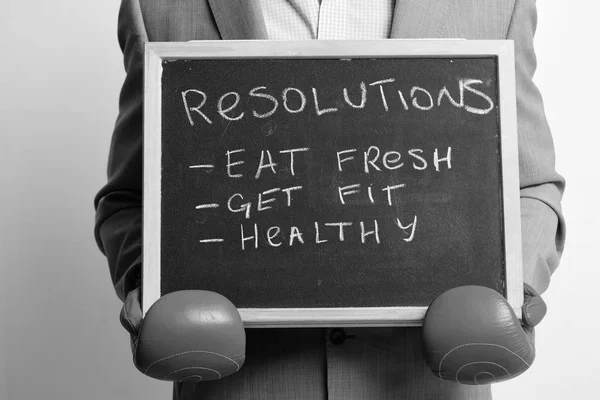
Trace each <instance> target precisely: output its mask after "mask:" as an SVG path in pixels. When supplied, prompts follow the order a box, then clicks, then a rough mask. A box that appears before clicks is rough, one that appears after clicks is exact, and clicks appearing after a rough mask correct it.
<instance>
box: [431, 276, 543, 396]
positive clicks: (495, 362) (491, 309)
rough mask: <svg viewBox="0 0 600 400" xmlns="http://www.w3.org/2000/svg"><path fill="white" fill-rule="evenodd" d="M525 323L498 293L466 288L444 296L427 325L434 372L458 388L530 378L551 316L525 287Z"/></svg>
mask: <svg viewBox="0 0 600 400" xmlns="http://www.w3.org/2000/svg"><path fill="white" fill-rule="evenodd" d="M522 309H523V316H522V321H519V319H518V318H517V316H516V315H515V313H514V311H513V309H512V307H511V306H510V305H509V304H508V302H507V301H506V299H504V297H502V296H501V295H500V294H498V292H496V291H495V290H492V289H489V288H486V287H481V286H461V287H458V288H454V289H451V290H448V291H446V292H444V293H442V294H441V295H439V296H438V297H437V298H436V299H435V300H434V301H433V302H432V303H431V305H430V306H429V309H428V310H427V313H426V314H425V319H424V321H423V330H422V334H423V346H424V352H425V359H426V361H427V363H428V365H429V367H430V369H431V370H432V372H433V373H434V374H435V375H436V376H438V377H440V378H442V379H448V380H452V381H455V382H458V383H463V384H470V385H478V384H488V383H493V382H500V381H504V380H507V379H510V378H513V377H515V376H518V375H520V374H522V373H523V372H525V371H526V370H527V369H528V368H529V367H530V366H531V363H532V362H533V360H534V358H535V347H534V338H533V327H534V326H535V325H537V323H539V322H540V321H541V319H542V318H543V317H544V315H545V313H546V305H545V303H544V301H543V300H542V298H541V297H540V296H539V295H538V294H537V293H536V292H535V290H534V289H533V288H532V287H531V286H529V285H527V284H526V285H525V301H524V304H523V307H522Z"/></svg>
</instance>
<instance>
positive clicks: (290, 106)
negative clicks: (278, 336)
mask: <svg viewBox="0 0 600 400" xmlns="http://www.w3.org/2000/svg"><path fill="white" fill-rule="evenodd" d="M464 43H467V42H464ZM194 45H196V46H199V45H201V43H197V44H194ZM287 48H289V47H287ZM238 52H240V53H244V51H243V50H242V49H239V50H238ZM244 54H246V53H244ZM190 55H195V53H194V54H190ZM499 68H500V64H499V55H498V54H495V55H490V54H485V53H484V54H481V55H478V56H474V55H472V54H469V55H461V54H456V55H451V56H449V55H443V56H439V55H438V56H436V55H415V54H411V55H410V56H408V55H404V56H402V55H397V56H394V57H390V56H387V57H368V56H356V55H354V56H351V57H339V56H337V57H336V56H330V57H327V56H324V55H322V54H320V55H318V56H316V55H313V56H311V55H310V54H305V55H304V56H302V57H298V56H294V57H283V56H280V57H273V56H271V57H268V56H260V55H259V56H254V57H249V56H247V55H246V56H245V57H235V56H233V57H223V55H222V54H221V53H220V50H217V51H216V54H215V55H213V57H210V56H204V57H198V56H193V57H163V58H161V59H160V69H161V72H160V80H159V82H160V83H159V85H158V86H159V90H157V92H159V93H155V95H156V96H157V97H159V101H158V102H159V103H160V110H158V111H159V113H160V124H159V127H158V128H157V131H159V135H158V137H155V138H153V139H151V140H152V143H154V144H155V147H158V148H159V149H160V158H159V159H158V158H155V159H152V158H150V159H147V160H146V166H147V168H154V167H156V164H158V165H159V166H160V169H159V173H158V174H157V175H159V176H160V182H159V183H156V182H155V183H154V184H155V185H156V186H159V194H160V195H159V202H158V203H155V204H154V205H153V206H148V207H154V208H155V209H158V213H157V215H158V217H157V221H156V222H158V225H157V226H156V227H155V228H154V230H159V240H158V242H157V243H154V244H153V245H154V246H155V247H158V248H159V252H157V253H156V255H155V256H154V257H155V258H158V260H157V264H158V265H159V266H160V268H159V271H158V272H157V273H156V276H157V281H158V282H157V286H158V288H157V289H158V290H159V295H164V294H166V293H170V292H173V291H177V290H183V289H203V290H212V291H215V292H218V293H221V294H223V295H224V296H226V297H227V298H228V299H230V300H231V301H232V302H233V303H234V304H235V305H236V306H237V307H238V308H240V309H244V310H252V311H253V312H254V313H256V312H259V314H255V315H260V310H271V313H273V310H276V312H275V314H271V317H272V318H273V319H274V320H272V321H270V320H269V318H267V319H266V323H267V324H275V325H276V324H277V322H278V321H279V323H282V324H285V323H287V324H291V325H294V321H296V323H298V325H300V326H303V325H307V324H323V323H326V322H327V321H329V322H333V321H331V318H325V321H322V320H319V317H318V316H319V314H318V313H317V314H310V313H309V314H307V311H306V310H313V311H319V309H320V310H328V313H329V314H328V315H333V316H334V318H333V320H335V315H336V314H335V310H341V309H344V310H345V311H346V313H347V312H348V310H357V309H359V310H363V311H364V310H371V311H373V312H376V311H377V310H381V309H384V310H385V309H387V310H391V309H394V310H398V309H399V308H405V309H412V310H415V309H424V308H425V307H426V306H427V305H428V304H429V303H430V302H431V301H432V300H433V299H434V298H435V297H436V296H437V295H438V294H440V293H441V292H443V291H445V290H447V289H450V288H452V287H456V286H461V285H465V284H476V285H483V286H487V287H490V288H493V289H495V290H496V291H498V292H500V293H502V294H503V295H507V247H506V246H507V244H506V241H505V239H506V236H507V227H506V225H505V214H506V213H507V212H510V213H511V214H514V213H515V210H514V209H513V210H510V211H507V206H506V204H505V203H506V202H505V195H506V193H505V192H506V190H507V189H506V188H505V187H506V186H511V185H512V186H513V187H512V188H511V189H509V191H512V192H513V193H514V192H515V190H514V186H516V187H517V188H518V183H517V181H515V180H514V179H513V180H512V182H511V181H510V180H507V177H506V176H504V174H506V173H509V174H510V173H513V174H514V168H515V167H514V166H512V167H511V168H513V169H512V170H511V169H508V170H507V169H506V168H503V164H504V163H507V162H508V163H514V161H515V159H516V156H512V157H509V161H506V160H505V158H506V157H503V152H504V154H506V149H504V150H503V141H504V140H505V138H504V136H503V134H502V133H503V132H504V130H505V129H507V130H508V129H511V127H510V126H505V125H504V124H502V123H501V116H502V113H503V112H505V111H504V108H503V105H502V104H501V101H500V100H501V95H502V94H503V92H502V91H501V85H500V81H499V76H500V71H499ZM513 86H514V83H513ZM513 90H514V89H513ZM147 95H148V93H147ZM512 101H513V103H514V97H513V98H512ZM509 104H510V103H509ZM513 107H514V106H513ZM153 124H154V123H153ZM512 134H513V135H514V132H513V133H512ZM147 140H148V138H147ZM149 162H152V163H153V164H151V165H152V167H151V166H148V165H149V164H148V163H149ZM511 171H512V172H511ZM513 178H514V176H513ZM517 212H518V210H517ZM512 218H515V217H514V216H513V217H512ZM508 233H510V234H512V235H515V234H516V235H518V232H515V231H514V229H513V231H512V232H508ZM145 245H148V244H147V243H145ZM509 251H511V252H514V251H515V250H514V249H509ZM144 264H145V265H146V260H144ZM294 310H303V314H302V315H303V316H304V317H303V318H305V320H304V321H298V319H297V318H294V314H293V313H294ZM282 312H283V314H282ZM250 315H253V314H249V316H250ZM265 315H267V314H265ZM290 315H291V317H290ZM340 315H341V314H340ZM345 315H350V316H347V317H345V318H346V323H358V324H360V321H359V319H360V318H359V319H356V317H355V316H352V313H350V314H345ZM371 315H372V314H371ZM286 316H287V317H286ZM307 316H311V317H310V318H309V317H307ZM395 318H396V320H400V319H402V317H398V315H396V317H395ZM342 319H344V318H342ZM363 319H364V318H363ZM366 319H367V320H368V321H369V323H370V324H373V323H374V322H376V321H374V319H376V318H374V317H372V316H371V317H368V318H366ZM384 319H385V318H384ZM247 320H248V322H251V320H252V318H247ZM259 320H260V321H262V324H263V325H264V324H265V316H264V315H263V316H262V317H260V318H257V319H256V321H259ZM392 320H393V318H392ZM339 322H340V323H342V324H343V322H344V321H339ZM393 322H394V321H390V319H389V318H388V319H385V321H384V322H382V323H383V324H393Z"/></svg>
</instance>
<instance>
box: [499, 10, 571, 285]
mask: <svg viewBox="0 0 600 400" xmlns="http://www.w3.org/2000/svg"><path fill="white" fill-rule="evenodd" d="M536 24H537V11H536V6H535V0H517V1H516V2H515V7H514V10H513V15H512V19H511V24H510V28H509V31H508V39H513V40H514V45H515V60H516V65H515V73H516V81H517V82H516V83H517V85H516V86H517V119H518V134H519V174H520V186H521V232H522V245H523V273H524V281H525V282H526V283H529V284H530V285H532V286H533V287H534V288H535V289H536V290H537V291H538V292H540V293H542V292H544V291H545V290H546V289H547V288H548V285H549V283H550V276H551V274H552V273H553V272H554V270H555V269H556V267H557V266H558V262H559V259H560V256H561V254H562V250H563V246H564V240H565V222H564V219H563V215H562V211H561V206H560V201H561V198H562V193H563V191H564V187H565V182H564V179H563V177H562V176H560V175H559V174H558V173H557V172H556V171H555V168H554V144H553V142H552V136H551V134H550V129H549V127H548V122H547V121H546V116H545V114H544V105H543V103H542V98H541V96H540V93H539V91H538V89H537V87H536V86H535V84H534V83H533V80H532V78H533V74H534V72H535V69H536V56H535V52H534V48H533V37H534V33H535V29H536Z"/></svg>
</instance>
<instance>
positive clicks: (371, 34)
mask: <svg viewBox="0 0 600 400" xmlns="http://www.w3.org/2000/svg"><path fill="white" fill-rule="evenodd" d="M261 6H262V11H263V17H264V20H265V25H266V28H267V33H268V35H269V39H272V40H309V39H330V40H341V39H387V38H389V37H390V29H391V26H392V17H393V13H394V6H395V0H370V1H364V0H261Z"/></svg>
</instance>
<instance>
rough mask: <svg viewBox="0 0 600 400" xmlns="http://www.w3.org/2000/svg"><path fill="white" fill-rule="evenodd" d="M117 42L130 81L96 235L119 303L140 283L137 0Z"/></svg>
mask: <svg viewBox="0 0 600 400" xmlns="http://www.w3.org/2000/svg"><path fill="white" fill-rule="evenodd" d="M118 39H119V44H120V46H121V51H122V52H123V56H124V63H125V71H126V77H125V81H124V83H123V87H122V90H121V94H120V98H119V114H118V118H117V121H116V124H115V127H114V131H113V136H112V141H111V146H110V153H109V158H108V169H107V175H108V181H107V184H106V185H105V186H104V187H103V188H102V189H101V190H100V191H99V192H98V194H97V195H96V197H95V199H94V206H95V209H96V220H95V228H94V234H95V238H96V242H97V243H98V246H99V247H100V250H101V251H102V252H103V253H104V254H105V255H106V257H107V259H108V264H109V268H110V273H111V277H112V281H113V285H114V287H115V290H116V292H117V295H118V296H119V298H120V299H121V300H124V299H125V296H126V295H127V293H128V292H129V291H131V290H132V289H134V288H136V287H137V286H140V284H141V261H142V179H143V175H142V138H143V127H142V109H143V96H144V93H143V68H144V65H143V64H144V63H143V61H144V42H146V41H147V35H146V31H145V28H144V23H143V21H142V13H141V10H140V6H139V2H138V1H137V0H123V1H122V3H121V9H120V11H119V22H118Z"/></svg>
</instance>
